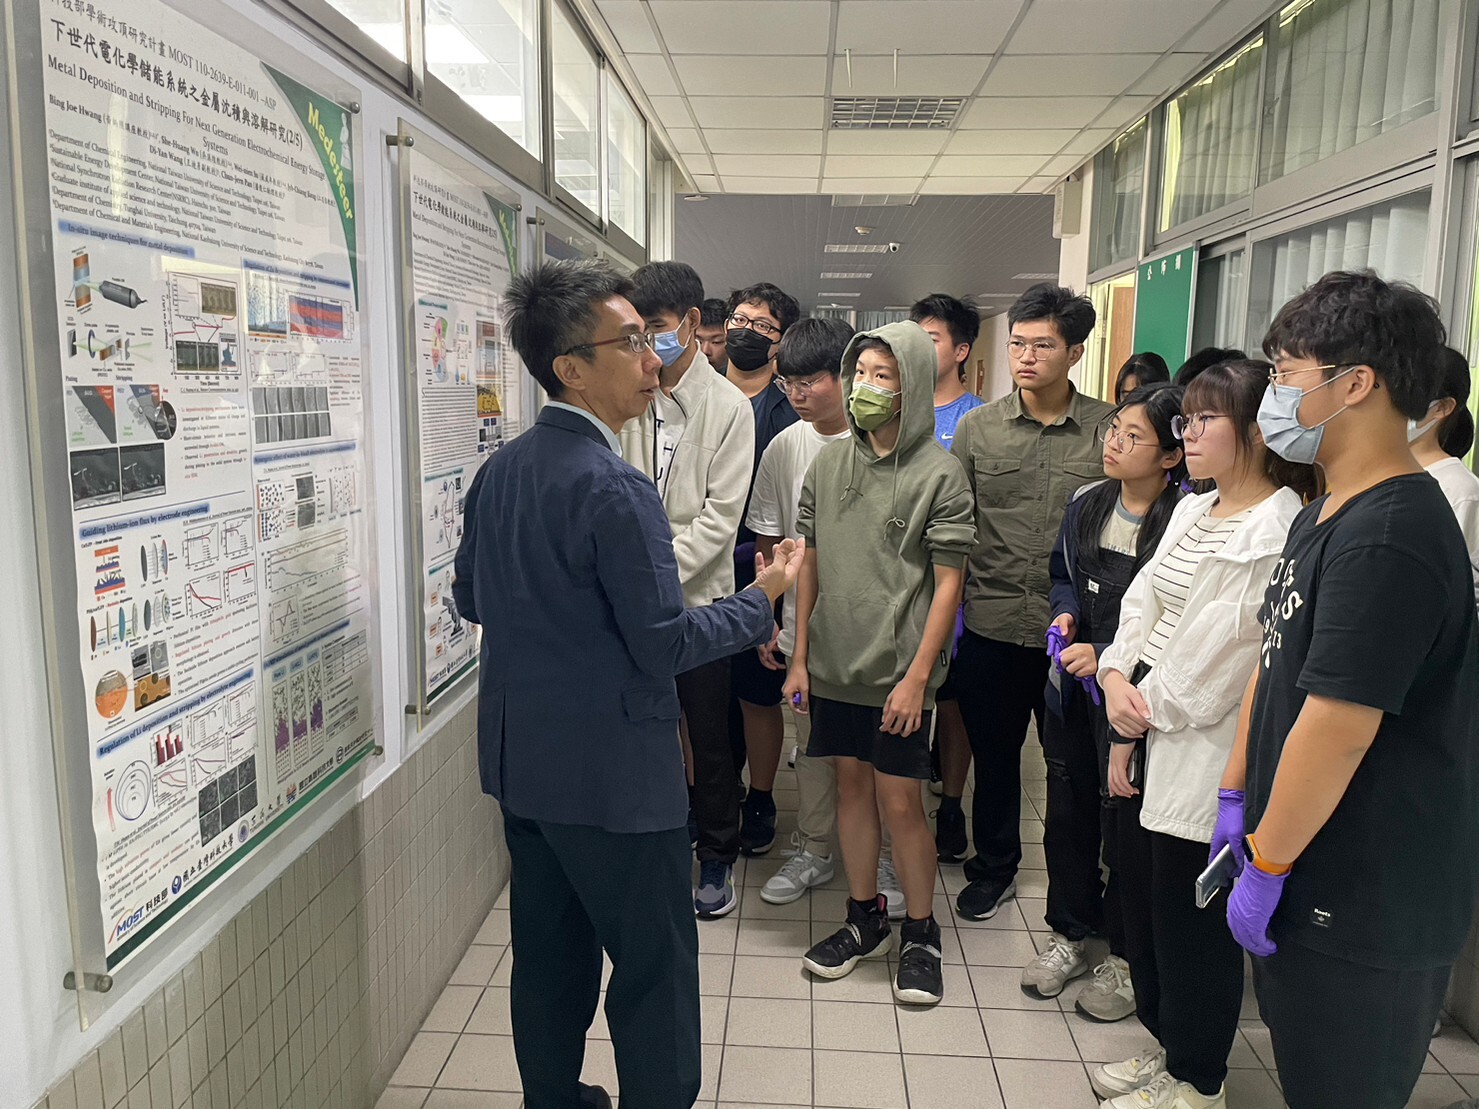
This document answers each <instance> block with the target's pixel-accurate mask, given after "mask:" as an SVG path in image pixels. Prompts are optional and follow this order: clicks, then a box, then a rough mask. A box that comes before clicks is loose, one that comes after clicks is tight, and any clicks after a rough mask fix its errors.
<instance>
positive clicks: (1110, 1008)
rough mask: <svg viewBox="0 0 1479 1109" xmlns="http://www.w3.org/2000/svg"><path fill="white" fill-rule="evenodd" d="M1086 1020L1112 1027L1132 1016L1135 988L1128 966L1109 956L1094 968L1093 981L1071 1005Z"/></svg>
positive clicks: (1080, 992)
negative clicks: (1097, 1021) (1113, 1023)
mask: <svg viewBox="0 0 1479 1109" xmlns="http://www.w3.org/2000/svg"><path fill="white" fill-rule="evenodd" d="M1074 1005H1075V1006H1077V1007H1078V1011H1079V1012H1081V1013H1083V1014H1084V1016H1086V1017H1093V1018H1094V1019H1095V1020H1102V1021H1104V1022H1106V1023H1111V1022H1113V1021H1117V1020H1124V1019H1125V1018H1126V1017H1128V1016H1133V1015H1134V1014H1135V985H1134V983H1133V982H1131V981H1130V964H1129V963H1127V962H1125V961H1124V960H1123V959H1121V958H1120V957H1119V956H1118V955H1111V956H1109V958H1107V959H1105V960H1104V962H1102V963H1100V964H1099V965H1098V966H1096V967H1095V968H1094V980H1093V981H1092V982H1090V983H1089V984H1088V985H1087V986H1085V987H1084V988H1083V989H1082V990H1081V991H1079V995H1078V1000H1076V1001H1075V1002H1074Z"/></svg>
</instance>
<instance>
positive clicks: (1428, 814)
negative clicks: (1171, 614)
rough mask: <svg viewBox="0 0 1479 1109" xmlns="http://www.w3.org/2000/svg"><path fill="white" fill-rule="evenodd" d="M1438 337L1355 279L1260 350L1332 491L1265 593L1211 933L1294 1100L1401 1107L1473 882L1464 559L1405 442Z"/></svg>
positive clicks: (1477, 800) (1476, 664)
mask: <svg viewBox="0 0 1479 1109" xmlns="http://www.w3.org/2000/svg"><path fill="white" fill-rule="evenodd" d="M1442 343H1443V326H1442V324H1441V323H1440V322H1439V318H1438V313H1437V308H1436V305H1435V304H1434V303H1433V302H1432V301H1431V300H1430V299H1429V298H1428V297H1426V296H1424V295H1423V294H1421V293H1419V292H1418V291H1417V290H1415V289H1413V288H1411V287H1410V286H1406V285H1399V284H1388V283H1386V282H1384V281H1382V280H1381V279H1380V278H1378V277H1376V275H1375V274H1372V273H1370V272H1366V273H1332V274H1327V275H1326V276H1325V277H1323V278H1322V279H1321V280H1320V281H1318V282H1316V283H1315V284H1314V285H1313V286H1311V287H1310V288H1309V289H1308V290H1306V291H1305V292H1304V293H1302V294H1300V295H1299V296H1298V297H1296V298H1295V299H1294V300H1292V301H1290V302H1289V303H1288V304H1287V305H1285V306H1284V308H1283V310H1282V311H1281V312H1280V313H1279V315H1278V317H1277V318H1276V319H1275V320H1274V322H1273V325H1272V326H1271V328H1270V330H1269V333H1268V335H1267V337H1266V338H1265V339H1264V343H1263V347H1264V350H1265V351H1266V352H1267V353H1268V354H1269V356H1270V357H1272V358H1273V359H1274V362H1275V366H1276V371H1275V373H1274V374H1273V375H1272V377H1273V381H1272V382H1271V384H1270V386H1269V391H1268V394H1267V396H1266V397H1265V399H1264V403H1263V408H1262V410H1261V412H1260V415H1259V426H1260V428H1261V429H1262V432H1263V436H1264V439H1265V440H1266V441H1267V442H1268V444H1269V446H1270V447H1272V448H1273V449H1274V450H1275V451H1277V452H1279V453H1280V454H1282V455H1283V456H1284V457H1285V458H1288V459H1291V460H1294V461H1300V462H1314V461H1316V460H1318V462H1319V464H1320V465H1321V466H1322V467H1323V468H1324V471H1325V476H1326V480H1327V483H1328V487H1329V490H1330V492H1329V495H1328V496H1326V497H1323V498H1321V499H1320V500H1317V501H1315V502H1314V503H1313V504H1311V505H1310V506H1309V507H1308V508H1306V509H1305V510H1304V511H1303V512H1302V513H1301V514H1300V515H1299V517H1298V518H1297V519H1296V520H1295V522H1294V525H1293V527H1292V528H1291V530H1290V532H1289V539H1288V543H1287V544H1286V545H1285V548H1284V554H1283V558H1282V559H1281V560H1280V562H1279V564H1278V568H1277V570H1276V572H1275V573H1274V575H1273V577H1272V578H1271V579H1270V582H1269V587H1268V593H1267V597H1266V599H1265V602H1264V607H1263V612H1262V621H1263V626H1264V631H1263V649H1262V652H1261V655H1260V660H1259V664H1258V666H1257V667H1255V670H1254V674H1253V677H1252V679H1251V681H1250V682H1249V686H1248V693H1247V696H1246V697H1245V700H1244V704H1243V715H1242V720H1241V723H1240V727H1239V736H1238V740H1237V743H1236V745H1235V746H1234V748H1233V752H1232V757H1231V760H1230V762H1229V765H1228V768H1227V774H1226V776H1225V777H1224V779H1223V782H1222V785H1223V792H1222V795H1221V805H1220V806H1219V810H1220V811H1219V817H1218V824H1217V831H1216V834H1215V835H1214V838H1213V842H1212V850H1213V852H1214V853H1215V852H1217V851H1218V850H1219V849H1220V847H1221V846H1222V845H1223V844H1225V843H1231V844H1232V845H1233V848H1234V850H1235V851H1238V852H1240V853H1242V855H1243V857H1244V858H1245V859H1246V860H1247V862H1246V865H1245V866H1244V868H1243V873H1242V876H1241V877H1240V878H1239V879H1238V884H1237V886H1236V887H1235V889H1234V890H1233V891H1232V893H1231V895H1230V896H1229V898H1228V904H1227V918H1228V924H1229V926H1230V928H1231V929H1232V932H1233V935H1234V936H1235V937H1236V938H1237V940H1238V942H1239V943H1241V944H1242V945H1243V946H1244V947H1245V948H1247V949H1248V950H1249V951H1250V952H1252V953H1253V955H1254V956H1255V958H1254V960H1253V972H1254V984H1255V986H1256V988H1257V991H1258V1002H1259V1008H1260V1010H1261V1012H1262V1014H1263V1018H1264V1020H1265V1021H1266V1022H1267V1023H1268V1026H1269V1028H1270V1030H1271V1031H1272V1033H1273V1047H1274V1056H1275V1059H1276V1061H1277V1063H1278V1068H1279V1079H1280V1082H1281V1084H1282V1085H1283V1089H1284V1097H1285V1099H1286V1100H1287V1101H1288V1103H1289V1105H1290V1106H1291V1109H1335V1107H1337V1106H1338V1107H1339V1109H1400V1107H1401V1106H1404V1105H1405V1104H1406V1103H1407V1099H1408V1096H1409V1095H1410V1094H1411V1092H1412V1089H1413V1087H1414V1085H1415V1084H1416V1082H1417V1078H1418V1075H1419V1073H1420V1072H1421V1070H1422V1065H1423V1060H1424V1058H1425V1055H1426V1052H1427V1045H1428V1039H1429V1036H1430V1034H1431V1031H1432V1028H1433V1022H1434V1020H1435V1019H1436V1018H1437V1016H1438V1011H1439V1009H1440V1007H1441V1005H1442V1002H1443V997H1444V993H1445V990H1446V989H1447V985H1448V978H1449V971H1450V968H1451V967H1452V965H1453V963H1454V961H1455V960H1456V958H1457V957H1458V954H1459V951H1460V949H1461V948H1462V947H1463V943H1464V937H1465V935H1466V934H1467V932H1468V928H1469V919H1470V915H1471V912H1472V909H1473V906H1474V902H1475V896H1476V893H1479V866H1476V858H1475V852H1476V848H1479V707H1476V702H1479V631H1476V623H1475V612H1474V606H1473V605H1472V604H1470V603H1469V601H1470V599H1471V596H1472V594H1471V590H1472V581H1471V578H1470V573H1469V562H1468V555H1467V552H1466V551H1465V549H1464V541H1463V536H1462V535H1461V534H1460V532H1459V528H1458V524H1457V523H1456V522H1455V521H1454V517H1453V512H1452V511H1451V510H1450V509H1449V507H1448V503H1447V501H1446V500H1444V497H1443V494H1442V492H1441V491H1440V489H1439V487H1438V483H1437V482H1436V481H1434V480H1433V479H1432V478H1431V477H1429V476H1428V475H1426V474H1424V473H1423V471H1422V469H1421V467H1419V466H1418V465H1417V463H1416V462H1415V461H1414V460H1413V457H1412V453H1411V451H1409V450H1408V447H1407V434H1406V432H1407V420H1408V418H1409V417H1411V418H1420V417H1421V416H1422V415H1423V413H1424V412H1425V411H1426V410H1427V407H1428V403H1429V401H1430V400H1432V398H1433V397H1434V396H1435V395H1436V393H1437V380H1436V376H1437V366H1438V357H1437V353H1438V347H1439V346H1440V345H1441V344H1442ZM1240 790H1246V798H1245V799H1242V798H1240V797H1239V795H1238V791H1240ZM1240 801H1241V803H1239V802H1240ZM1245 829H1246V830H1247V831H1250V832H1251V833H1252V834H1251V835H1248V836H1246V837H1245V836H1244V834H1243V833H1244V831H1245Z"/></svg>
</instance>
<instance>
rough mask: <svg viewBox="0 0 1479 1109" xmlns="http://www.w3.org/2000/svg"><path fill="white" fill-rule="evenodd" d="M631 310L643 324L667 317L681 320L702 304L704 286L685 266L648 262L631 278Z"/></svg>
mask: <svg viewBox="0 0 1479 1109" xmlns="http://www.w3.org/2000/svg"><path fill="white" fill-rule="evenodd" d="M632 285H633V286H634V288H633V291H632V296H631V301H632V307H633V308H635V309H636V310H637V314H638V315H640V316H641V317H642V318H643V319H644V320H645V319H647V318H649V317H651V316H661V315H668V314H669V313H671V314H672V315H674V316H677V317H678V318H679V319H681V318H682V317H683V316H684V315H686V314H687V312H688V310H689V309H690V308H697V307H698V306H699V305H700V304H702V303H703V302H704V283H703V279H702V278H700V277H699V275H698V271H697V270H695V269H694V268H693V267H692V266H690V265H689V264H688V263H687V262H648V263H647V264H646V265H645V266H643V267H642V268H641V269H639V270H638V271H637V272H636V273H634V274H632Z"/></svg>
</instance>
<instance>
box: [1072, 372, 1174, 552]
mask: <svg viewBox="0 0 1479 1109" xmlns="http://www.w3.org/2000/svg"><path fill="white" fill-rule="evenodd" d="M1184 392H1185V390H1183V389H1182V388H1181V386H1179V385H1172V384H1170V383H1168V382H1164V381H1161V382H1156V383H1154V384H1152V385H1142V386H1141V387H1140V388H1138V389H1136V390H1135V391H1134V392H1132V393H1131V394H1130V395H1129V396H1127V397H1126V398H1125V399H1124V400H1123V401H1122V402H1121V403H1120V404H1119V406H1118V407H1116V408H1115V409H1114V411H1113V412H1111V413H1110V414H1109V416H1108V419H1113V418H1114V417H1115V416H1117V415H1119V414H1120V413H1121V412H1123V411H1124V410H1125V409H1126V408H1130V407H1132V406H1139V407H1143V408H1144V409H1145V418H1146V420H1147V421H1148V422H1149V423H1150V426H1151V427H1152V428H1154V429H1155V435H1156V440H1157V445H1158V446H1159V447H1160V449H1161V450H1162V451H1177V452H1180V451H1181V449H1182V448H1181V441H1180V440H1179V439H1177V438H1176V436H1175V435H1173V434H1172V433H1171V421H1172V419H1173V418H1175V417H1176V416H1179V415H1181V400H1182V395H1183V393H1184ZM1186 478H1187V473H1186V457H1185V455H1184V454H1183V455H1182V457H1181V459H1180V460H1179V461H1177V463H1176V465H1175V466H1173V467H1171V469H1169V470H1167V471H1166V487H1165V489H1163V490H1162V491H1161V495H1160V496H1158V497H1157V498H1156V499H1155V501H1154V502H1152V504H1151V506H1150V508H1149V510H1147V512H1146V513H1145V517H1144V518H1143V519H1142V520H1141V521H1140V531H1139V533H1138V534H1137V535H1136V537H1135V570H1136V572H1137V573H1138V572H1139V571H1140V568H1141V567H1142V566H1144V565H1145V564H1146V563H1147V562H1149V561H1150V556H1151V555H1153V554H1155V549H1156V547H1157V546H1159V545H1160V541H1161V536H1162V535H1164V534H1165V532H1166V525H1167V524H1169V523H1170V522H1171V514H1172V513H1173V512H1175V511H1176V503H1177V502H1178V501H1179V500H1181V497H1182V494H1183V484H1184V483H1185V481H1186ZM1119 495H1120V488H1119V482H1117V481H1113V480H1107V481H1101V482H1099V483H1098V484H1097V485H1095V486H1094V487H1093V488H1091V489H1090V490H1089V491H1088V492H1086V493H1085V494H1084V498H1083V499H1084V504H1083V507H1082V508H1081V509H1079V512H1078V517H1077V519H1076V520H1075V521H1074V532H1073V541H1074V543H1075V545H1076V546H1077V547H1078V548H1079V549H1080V550H1084V549H1086V548H1088V547H1097V546H1098V545H1099V538H1100V536H1101V535H1102V534H1103V532H1104V525H1105V524H1106V523H1108V522H1109V517H1110V514H1111V513H1112V512H1113V511H1114V509H1115V504H1116V503H1117V502H1118V501H1119Z"/></svg>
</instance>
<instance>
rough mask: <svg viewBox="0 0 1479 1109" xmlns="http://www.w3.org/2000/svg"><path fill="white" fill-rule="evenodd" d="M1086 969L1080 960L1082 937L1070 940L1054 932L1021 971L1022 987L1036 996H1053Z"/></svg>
mask: <svg viewBox="0 0 1479 1109" xmlns="http://www.w3.org/2000/svg"><path fill="white" fill-rule="evenodd" d="M1087 973H1089V964H1088V963H1086V962H1084V945H1083V941H1082V940H1070V939H1067V938H1065V937H1063V936H1060V935H1059V934H1058V933H1057V932H1054V933H1053V934H1052V935H1051V936H1050V937H1049V938H1048V946H1047V948H1046V949H1045V950H1044V951H1043V953H1042V954H1041V955H1039V956H1038V957H1037V958H1036V959H1033V960H1032V962H1030V963H1028V964H1027V966H1026V968H1025V969H1024V970H1023V971H1022V988H1023V989H1024V990H1028V991H1029V992H1031V993H1035V994H1037V996H1038V997H1057V996H1058V995H1059V994H1060V993H1062V992H1063V987H1064V986H1066V985H1068V983H1069V981H1070V980H1071V979H1074V978H1077V977H1078V976H1079V975H1081V974H1087Z"/></svg>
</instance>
